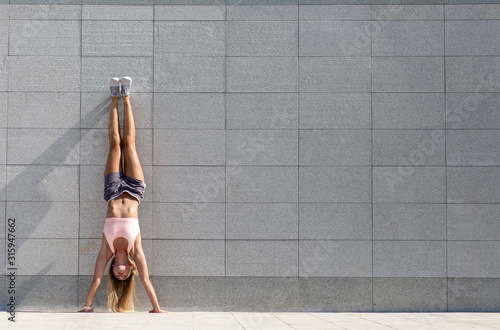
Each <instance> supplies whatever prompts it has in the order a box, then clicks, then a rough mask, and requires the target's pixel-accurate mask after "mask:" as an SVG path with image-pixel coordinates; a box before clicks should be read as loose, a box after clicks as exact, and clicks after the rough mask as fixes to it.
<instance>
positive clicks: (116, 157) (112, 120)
mask: <svg viewBox="0 0 500 330" xmlns="http://www.w3.org/2000/svg"><path fill="white" fill-rule="evenodd" d="M118 99H119V97H111V109H110V111H109V123H108V134H109V153H108V161H107V162H106V169H105V170H104V175H107V174H109V173H113V172H122V171H123V169H122V150H121V144H122V139H121V137H120V122H119V121H118Z"/></svg>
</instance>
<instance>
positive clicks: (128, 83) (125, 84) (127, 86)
mask: <svg viewBox="0 0 500 330" xmlns="http://www.w3.org/2000/svg"><path fill="white" fill-rule="evenodd" d="M120 82H121V83H122V95H123V96H128V95H130V92H131V91H132V78H130V77H123V78H122V79H120Z"/></svg>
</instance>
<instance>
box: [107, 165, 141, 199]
mask: <svg viewBox="0 0 500 330" xmlns="http://www.w3.org/2000/svg"><path fill="white" fill-rule="evenodd" d="M145 188H146V184H145V183H144V181H142V180H138V179H134V178H131V177H128V176H125V174H123V173H122V172H113V173H109V174H108V175H106V176H105V177H104V199H105V200H106V202H109V201H110V200H112V199H114V198H116V197H118V196H120V195H121V194H123V193H124V192H128V193H129V194H130V195H132V196H133V197H135V198H136V199H137V200H138V201H139V203H140V202H142V200H143V199H144V189H145Z"/></svg>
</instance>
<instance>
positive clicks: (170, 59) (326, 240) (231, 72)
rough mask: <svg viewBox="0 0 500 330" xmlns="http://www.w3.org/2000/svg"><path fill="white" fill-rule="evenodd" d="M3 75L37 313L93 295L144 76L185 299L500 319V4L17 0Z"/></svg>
mask: <svg viewBox="0 0 500 330" xmlns="http://www.w3.org/2000/svg"><path fill="white" fill-rule="evenodd" d="M42 3H43V4H42ZM495 3H497V4H495ZM0 71H1V72H0V142H1V143H0V214H2V216H5V226H0V237H1V239H0V243H1V244H0V264H1V266H0V267H1V268H0V273H1V274H5V275H8V274H9V273H10V271H11V270H9V269H8V268H9V267H11V266H12V265H9V264H8V261H9V260H8V253H7V252H8V251H7V249H8V244H9V241H8V239H7V238H8V236H7V235H8V233H9V230H11V229H10V228H13V227H10V226H9V224H10V223H9V222H8V221H7V219H9V218H15V233H14V234H15V246H16V247H15V264H14V265H13V266H14V267H15V268H16V269H15V272H16V275H17V276H16V278H15V286H16V294H15V299H16V303H17V305H16V308H17V310H53V311H75V310H77V309H78V308H79V307H81V306H83V304H84V301H85V298H86V294H87V291H88V289H89V286H90V282H91V279H92V274H93V270H94V269H93V267H94V262H95V258H96V256H97V252H98V249H99V247H100V241H101V235H102V227H103V224H104V218H105V212H106V203H105V201H104V200H103V198H102V190H103V185H102V179H103V171H104V165H105V162H106V156H107V148H108V145H107V143H108V142H107V120H108V111H109V106H110V100H109V96H108V92H107V80H108V78H109V77H113V76H118V77H121V76H125V75H128V76H131V77H133V79H134V83H133V95H132V98H131V101H132V106H133V108H134V113H135V117H136V125H137V147H138V153H139V156H140V159H141V162H142V164H143V168H144V171H145V176H146V183H147V185H148V186H147V189H146V196H145V201H144V202H143V203H142V204H141V208H140V226H141V232H142V237H143V246H144V249H145V253H146V257H147V260H148V265H149V270H150V274H151V277H152V282H153V284H154V286H155V288H156V292H157V295H158V297H159V301H160V304H161V306H162V307H164V308H165V309H167V310H183V311H184V310H210V311H240V310H241V311H499V310H500V299H499V298H498V297H500V256H499V253H498V251H499V250H500V222H499V214H500V212H499V211H500V153H499V147H498V146H499V145H500V109H499V105H500V102H499V100H500V94H499V93H500V1H466V0H463V1H462V0H457V1H452V0H446V1H443V0H425V1H412V0H404V1H403V0H402V1H383V0H380V1H379V0H373V1H369V0H358V1H342V0H339V1H335V0H331V1H330V0H269V1H264V0H262V1H259V0H254V1H245V0H227V1H226V0H211V1H197V0H190V1H174V0H172V1H167V0H164V1H162V0H142V1H127V0H115V1H111V0H109V1H97V0H67V1H64V0H49V1H29V0H24V1H23V0H17V1H15V0H11V1H10V3H9V1H2V0H0ZM0 283H1V284H0V289H1V292H2V294H1V295H0V296H1V298H0V299H2V301H1V302H0V303H1V304H2V306H5V307H6V303H7V301H6V297H8V296H9V295H8V294H7V290H8V287H9V286H10V279H9V277H8V276H1V277H0ZM138 293H139V297H140V302H139V303H138V304H137V309H138V310H148V309H149V308H150V303H149V299H148V298H147V295H146V294H145V291H144V290H143V288H142V286H141V284H140V283H139V286H138ZM105 304H106V295H105V283H103V284H102V285H101V287H100V289H99V293H98V295H97V297H96V300H95V301H94V305H95V306H96V308H97V309H98V310H102V311H104V310H106V308H105ZM6 308H7V307H6Z"/></svg>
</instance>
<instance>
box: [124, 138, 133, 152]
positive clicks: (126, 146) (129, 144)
mask: <svg viewBox="0 0 500 330" xmlns="http://www.w3.org/2000/svg"><path fill="white" fill-rule="evenodd" d="M123 149H135V139H134V138H133V137H131V136H125V137H124V138H123Z"/></svg>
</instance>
